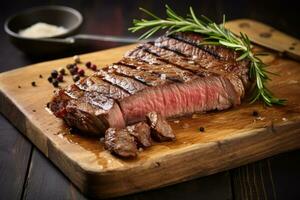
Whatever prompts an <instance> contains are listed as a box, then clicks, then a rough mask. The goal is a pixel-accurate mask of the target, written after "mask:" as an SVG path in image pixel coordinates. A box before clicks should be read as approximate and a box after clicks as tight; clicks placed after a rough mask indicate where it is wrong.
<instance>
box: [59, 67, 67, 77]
mask: <svg viewBox="0 0 300 200" xmlns="http://www.w3.org/2000/svg"><path fill="white" fill-rule="evenodd" d="M58 71H59V73H60V74H61V75H65V74H66V70H65V69H64V68H62V67H61V68H59V69H58Z"/></svg>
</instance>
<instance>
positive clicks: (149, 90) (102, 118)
mask: <svg viewBox="0 0 300 200" xmlns="http://www.w3.org/2000/svg"><path fill="white" fill-rule="evenodd" d="M202 41H203V37H202V36H201V35H198V34H194V33H177V34H174V35H172V36H162V37H159V38H158V39H157V40H156V41H155V42H154V43H146V44H142V45H139V46H138V47H137V48H135V49H133V50H132V51H130V52H128V53H127V54H126V55H125V56H124V57H123V58H122V59H121V60H120V61H119V62H117V63H115V64H112V65H109V66H106V67H105V68H103V69H101V70H100V71H98V72H96V73H95V74H93V75H92V76H90V77H87V78H85V79H83V80H82V81H80V82H78V83H76V84H73V85H71V86H69V87H68V88H66V89H62V90H60V91H59V92H58V93H57V94H56V95H55V97H54V98H53V100H52V102H51V103H50V109H51V110H52V112H53V113H54V114H55V115H56V116H57V117H60V118H63V119H64V120H65V121H66V122H67V124H68V125H70V126H75V127H76V128H78V129H80V130H82V131H84V132H90V133H93V134H99V133H104V132H105V130H106V129H107V128H108V127H114V128H118V129H120V128H124V127H125V126H126V125H131V124H134V123H137V122H140V121H144V120H146V117H145V116H146V115H147V114H148V113H149V112H157V113H159V114H160V115H161V117H162V118H170V117H176V116H183V115H188V114H192V113H196V112H206V111H212V110H224V109H227V108H230V107H232V106H236V105H239V104H240V103H241V99H242V98H243V97H244V94H245V91H246V90H247V88H248V86H249V77H248V71H249V62H248V61H239V62H237V61H236V58H237V57H238V56H239V55H238V54H237V53H236V52H234V51H232V50H230V49H227V48H224V47H215V46H210V45H199V43H201V42H202ZM131 136H132V137H133V134H131ZM136 138H137V136H135V140H136V141H138V140H137V139H136Z"/></svg>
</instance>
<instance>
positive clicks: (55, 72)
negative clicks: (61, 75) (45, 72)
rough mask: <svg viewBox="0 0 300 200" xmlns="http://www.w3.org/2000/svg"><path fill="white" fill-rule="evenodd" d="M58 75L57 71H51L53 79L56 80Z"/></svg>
mask: <svg viewBox="0 0 300 200" xmlns="http://www.w3.org/2000/svg"><path fill="white" fill-rule="evenodd" d="M57 75H58V72H57V70H52V71H51V76H52V78H56V77H57Z"/></svg>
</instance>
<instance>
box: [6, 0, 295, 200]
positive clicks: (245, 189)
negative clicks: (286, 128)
mask: <svg viewBox="0 0 300 200" xmlns="http://www.w3.org/2000/svg"><path fill="white" fill-rule="evenodd" d="M166 3H167V4H169V5H170V6H171V7H172V8H174V9H175V10H176V11H178V13H180V14H182V15H184V14H185V13H186V11H187V10H188V7H189V6H190V5H191V6H193V8H194V10H195V11H196V12H197V13H200V14H204V15H206V16H208V17H210V18H211V19H213V20H216V21H218V22H221V19H222V15H223V14H226V18H227V20H230V19H236V18H251V19H255V20H258V21H262V22H264V23H267V24H269V25H272V26H273V27H275V28H277V29H279V30H281V31H284V32H286V33H288V34H290V35H292V36H294V37H298V38H300V26H299V25H300V23H299V19H300V17H299V16H300V15H299V12H300V6H299V3H298V2H297V1H283V0H277V1H262V0H260V1H258V0H254V1H253V0H251V1H250V0H240V1H233V0H229V1H228V0H227V1H221V0H204V1H203V0H197V1H179V0H178V1H175V0H169V1H141V0H134V1H121V0H120V1H116V0H109V1H108V0H103V1H100V0H98V1H97V0H95V1H88V0H81V1H80V0H65V1H38V0H26V1H25V0H24V1H15V0H9V1H2V2H1V3H0V24H1V25H2V26H3V24H4V20H5V19H6V18H7V17H8V16H10V15H12V14H15V13H17V12H20V11H23V10H24V9H27V8H31V7H34V6H40V5H51V4H52V5H66V6H70V7H73V8H75V9H77V10H79V11H80V12H81V13H82V14H83V16H84V19H85V22H84V25H83V27H82V31H81V32H82V33H92V34H108V35H117V36H132V35H133V34H131V33H129V32H128V31H127V28H128V27H130V26H131V21H132V19H133V18H141V17H144V15H142V14H141V12H139V11H138V9H137V8H138V7H144V8H147V9H149V10H152V11H154V12H155V13H157V15H159V16H164V10H165V9H164V4H166ZM119 45H121V44H117V43H99V42H98V43H95V44H94V45H90V46H88V47H86V48H84V49H81V52H90V51H94V50H100V49H104V48H109V47H115V46H119ZM74 53H75V52H72V50H70V51H68V52H66V53H65V54H64V55H60V56H59V57H62V56H66V55H73V54H74ZM53 58H54V57H49V56H48V57H47V58H37V57H28V56H26V55H24V54H23V53H22V52H20V51H19V50H18V49H16V48H15V47H14V46H13V45H11V44H10V42H9V41H8V39H7V37H6V34H5V32H4V29H3V28H1V30H0V72H3V71H6V70H10V69H14V68H17V67H22V66H24V65H27V64H31V63H35V62H40V61H45V60H48V59H53ZM55 58H57V56H56V57H55ZM20 78H21V77H20ZM299 179H300V150H297V151H293V152H288V153H284V154H280V155H277V156H274V157H272V158H268V159H265V160H262V161H259V162H256V163H252V164H249V165H246V166H242V167H239V168H236V169H233V170H230V171H226V172H222V173H218V174H215V175H212V176H208V177H204V178H199V179H196V180H193V181H189V182H186V183H181V184H177V185H174V186H170V187H166V188H162V189H157V190H153V191H148V192H143V193H139V194H135V195H131V196H128V197H125V198H126V199H133V198H134V199H183V198H186V199H258V198H259V199H300V191H299ZM0 199H85V197H84V196H82V194H80V193H79V192H78V191H77V189H76V188H75V187H74V186H73V185H72V184H71V183H70V182H69V180H68V179H67V178H66V177H65V176H64V175H63V174H61V172H60V171H59V170H58V169H57V168H55V167H54V166H53V165H52V164H51V163H50V161H48V160H47V159H46V158H45V157H44V156H43V155H42V154H41V153H40V152H39V151H38V150H37V149H36V148H35V147H34V146H33V145H32V144H31V143H30V142H29V141H28V140H27V139H26V138H24V137H23V136H22V135H21V134H20V133H19V132H18V131H17V130H16V129H15V128H14V127H12V126H11V125H10V123H9V122H8V121H7V120H6V119H5V118H3V116H2V115H0Z"/></svg>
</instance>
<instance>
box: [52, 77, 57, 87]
mask: <svg viewBox="0 0 300 200" xmlns="http://www.w3.org/2000/svg"><path fill="white" fill-rule="evenodd" d="M52 85H53V86H54V87H58V80H56V79H55V80H54V81H53V82H52Z"/></svg>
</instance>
